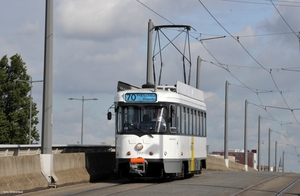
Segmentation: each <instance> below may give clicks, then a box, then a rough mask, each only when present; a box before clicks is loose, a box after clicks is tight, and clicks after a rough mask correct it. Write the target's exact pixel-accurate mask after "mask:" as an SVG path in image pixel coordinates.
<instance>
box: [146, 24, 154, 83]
mask: <svg viewBox="0 0 300 196" xmlns="http://www.w3.org/2000/svg"><path fill="white" fill-rule="evenodd" d="M153 28H154V25H153V22H152V21H151V19H150V20H149V22H148V47H147V75H146V84H152V82H153V79H152V77H153V60H152V34H153ZM155 82H156V81H154V83H155Z"/></svg>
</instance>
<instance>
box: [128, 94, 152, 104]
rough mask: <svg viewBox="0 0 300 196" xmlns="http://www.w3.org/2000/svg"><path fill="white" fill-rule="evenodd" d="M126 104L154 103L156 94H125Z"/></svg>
mask: <svg viewBox="0 0 300 196" xmlns="http://www.w3.org/2000/svg"><path fill="white" fill-rule="evenodd" d="M125 101H126V102H156V101H157V95H156V93H126V94H125Z"/></svg>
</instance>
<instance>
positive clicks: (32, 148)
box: [0, 144, 115, 157]
mask: <svg viewBox="0 0 300 196" xmlns="http://www.w3.org/2000/svg"><path fill="white" fill-rule="evenodd" d="M114 151H115V146H114V145H80V144H61V145H58V144H56V145H52V154H60V153H77V152H90V153H91V152H114ZM35 154H41V145H40V144H32V145H13V144H12V145H0V157H5V156H26V155H35Z"/></svg>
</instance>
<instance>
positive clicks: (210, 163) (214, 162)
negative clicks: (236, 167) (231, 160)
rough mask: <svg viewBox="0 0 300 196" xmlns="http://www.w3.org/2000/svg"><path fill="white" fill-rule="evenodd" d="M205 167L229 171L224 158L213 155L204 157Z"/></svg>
mask: <svg viewBox="0 0 300 196" xmlns="http://www.w3.org/2000/svg"><path fill="white" fill-rule="evenodd" d="M206 169H209V170H217V171H229V168H227V167H226V166H225V160H224V159H222V158H218V157H215V156H209V155H207V157H206Z"/></svg>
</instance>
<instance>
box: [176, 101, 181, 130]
mask: <svg viewBox="0 0 300 196" xmlns="http://www.w3.org/2000/svg"><path fill="white" fill-rule="evenodd" d="M176 118H177V129H179V130H180V129H181V121H180V119H182V113H181V112H180V107H179V106H178V107H177V113H176ZM181 130H182V129H181Z"/></svg>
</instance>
